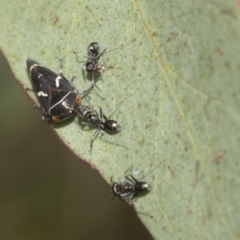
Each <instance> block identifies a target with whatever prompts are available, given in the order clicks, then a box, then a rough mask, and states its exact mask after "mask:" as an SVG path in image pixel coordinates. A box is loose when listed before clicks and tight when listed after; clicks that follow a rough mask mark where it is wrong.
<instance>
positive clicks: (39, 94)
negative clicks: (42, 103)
mask: <svg viewBox="0 0 240 240" xmlns="http://www.w3.org/2000/svg"><path fill="white" fill-rule="evenodd" d="M37 95H38V96H39V97H48V94H47V93H44V92H43V91H40V92H38V93H37Z"/></svg>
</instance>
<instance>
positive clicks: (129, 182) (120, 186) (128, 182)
mask: <svg viewBox="0 0 240 240" xmlns="http://www.w3.org/2000/svg"><path fill="white" fill-rule="evenodd" d="M150 190H151V185H150V184H148V183H147V182H144V181H138V180H137V179H136V178H135V177H133V175H130V176H125V179H124V180H122V181H120V182H113V183H112V185H111V192H112V195H113V196H112V199H113V198H114V197H115V196H118V197H119V198H121V199H122V200H123V201H125V202H128V203H133V200H134V199H135V198H136V197H138V196H143V195H146V194H147V193H148V192H149V191H150Z"/></svg>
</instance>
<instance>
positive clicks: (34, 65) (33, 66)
mask: <svg viewBox="0 0 240 240" xmlns="http://www.w3.org/2000/svg"><path fill="white" fill-rule="evenodd" d="M37 66H41V65H39V64H33V65H32V66H31V67H30V69H29V72H30V73H31V72H32V70H33V68H35V67H37Z"/></svg>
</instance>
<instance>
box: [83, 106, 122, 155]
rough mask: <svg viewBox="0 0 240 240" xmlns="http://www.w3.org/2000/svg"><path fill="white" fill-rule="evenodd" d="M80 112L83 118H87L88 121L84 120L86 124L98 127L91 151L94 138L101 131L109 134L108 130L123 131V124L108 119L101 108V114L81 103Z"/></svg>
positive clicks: (94, 135)
mask: <svg viewBox="0 0 240 240" xmlns="http://www.w3.org/2000/svg"><path fill="white" fill-rule="evenodd" d="M78 113H79V115H80V117H81V118H82V119H86V120H87V121H88V122H82V124H84V125H95V126H97V127H98V129H97V130H96V131H95V132H94V134H93V136H92V139H91V143H90V152H91V150H92V145H93V141H94V139H95V138H96V137H97V135H98V134H99V133H100V132H103V133H105V134H107V132H106V131H110V132H119V131H121V125H120V124H119V123H118V122H117V121H115V120H110V119H108V118H107V117H106V116H105V115H104V114H103V112H102V109H101V108H100V115H98V113H97V111H96V110H95V109H94V108H92V107H89V106H86V105H79V107H78Z"/></svg>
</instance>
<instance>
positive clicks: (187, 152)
mask: <svg viewBox="0 0 240 240" xmlns="http://www.w3.org/2000/svg"><path fill="white" fill-rule="evenodd" d="M0 13H1V14H0V16H1V17H0V27H1V34H0V45H1V50H2V52H3V53H4V55H5V57H6V58H7V60H8V62H9V64H10V66H11V68H12V71H13V73H14V75H15V77H16V79H17V80H18V81H19V83H20V84H21V85H22V87H23V88H24V89H25V88H27V87H28V88H31V83H30V79H29V76H28V73H27V69H26V59H27V58H31V59H34V60H36V61H38V62H40V63H41V64H42V65H44V66H46V67H48V68H50V69H51V70H53V71H55V72H58V69H59V59H63V63H64V68H63V72H64V75H65V76H66V77H67V78H68V79H71V77H72V76H73V75H75V76H76V77H77V78H76V79H75V80H74V86H75V87H76V88H77V89H78V90H79V92H82V91H84V90H85V89H87V88H88V87H89V86H90V85H91V81H90V80H89V79H85V80H84V77H83V75H84V74H83V73H82V64H84V61H85V60H86V59H85V58H84V57H83V58H82V59H81V57H76V55H75V54H73V52H78V53H79V54H80V55H86V54H87V46H88V45H89V44H90V43H91V42H94V41H97V42H98V43H99V44H100V45H101V46H102V49H104V48H105V47H107V51H106V53H104V55H103V56H102V58H101V59H102V61H101V64H103V65H104V66H105V71H104V72H103V74H102V79H101V80H100V81H98V87H99V88H100V89H101V90H102V91H103V92H104V94H105V96H106V98H105V99H102V97H101V92H99V91H98V90H97V89H94V90H93V91H92V93H91V94H90V97H91V99H90V104H91V105H92V106H94V107H96V108H97V109H98V106H100V107H102V109H103V111H104V113H105V114H106V115H107V116H108V115H111V114H112V115H111V118H112V119H115V120H117V121H118V122H119V123H120V124H121V126H122V131H121V132H119V133H118V134H114V135H111V137H108V136H106V135H101V136H99V137H98V138H97V139H95V141H94V145H93V152H92V155H90V153H89V146H90V140H91V138H92V134H93V133H94V131H95V129H94V128H90V129H88V128H83V127H82V125H81V121H79V119H78V117H76V118H74V119H73V120H72V121H67V122H63V123H60V124H58V125H53V130H54V131H55V132H56V133H57V135H58V136H59V138H60V139H61V140H62V141H63V142H64V143H65V144H66V145H67V147H68V148H69V149H71V151H73V152H74V153H75V154H76V155H77V156H79V158H80V159H82V160H83V161H85V162H87V163H88V164H89V165H91V166H92V167H93V168H96V169H97V170H98V171H99V172H100V173H101V175H102V176H103V177H104V178H105V179H106V181H108V182H109V184H111V178H113V180H114V181H118V180H120V179H122V178H123V177H124V174H125V173H126V171H127V170H128V169H129V168H132V169H133V171H135V172H136V171H137V172H139V177H140V176H141V177H142V178H143V179H144V180H145V181H147V182H148V183H150V184H151V185H152V191H151V192H150V193H149V194H147V195H146V196H144V197H142V198H139V199H137V204H136V212H137V213H138V214H139V217H140V218H141V220H142V221H143V223H144V224H145V225H146V227H147V228H148V229H149V231H150V232H151V234H152V235H153V237H154V238H155V239H239V237H240V230H239V226H240V218H239V215H240V212H239V210H240V201H239V189H240V181H239V176H240V167H239V156H240V148H239V142H240V109H239V106H240V94H239V92H240V79H239V76H240V70H239V69H240V67H239V66H240V58H239V55H240V44H239V41H240V26H239V8H238V6H237V1H233V0H232V1H224V0H218V1H214V0H210V1H203V0H200V1H187V0H182V1H163V0H152V1H143V0H139V1H106V0H102V1H96V0H95V1H92V0H89V1H77V0H75V1H46V0H41V1H40V0H35V1H32V0H30V1H16V0H12V1H6V0H2V2H1V8H0ZM2 81H3V80H2ZM26 93H27V94H28V95H29V96H30V98H31V99H32V100H33V101H37V99H36V96H35V94H34V93H32V92H29V91H28V92H27V91H26ZM121 101H122V103H121V104H119V103H120V102H121ZM83 103H84V104H88V102H87V101H86V100H83ZM40 118H41V115H40V114H39V124H46V123H43V122H41V121H40Z"/></svg>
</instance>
